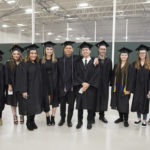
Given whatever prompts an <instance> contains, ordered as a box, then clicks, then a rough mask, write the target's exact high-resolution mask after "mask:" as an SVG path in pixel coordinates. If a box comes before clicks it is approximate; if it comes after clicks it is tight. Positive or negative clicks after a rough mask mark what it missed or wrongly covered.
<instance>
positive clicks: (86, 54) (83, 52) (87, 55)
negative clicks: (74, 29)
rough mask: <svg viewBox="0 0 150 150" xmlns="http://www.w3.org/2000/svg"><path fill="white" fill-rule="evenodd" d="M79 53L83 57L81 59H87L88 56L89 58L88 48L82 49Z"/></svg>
mask: <svg viewBox="0 0 150 150" xmlns="http://www.w3.org/2000/svg"><path fill="white" fill-rule="evenodd" d="M81 53H82V56H83V57H85V58H87V57H89V56H90V54H91V51H90V49H89V48H82V51H81Z"/></svg>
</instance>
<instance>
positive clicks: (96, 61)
mask: <svg viewBox="0 0 150 150" xmlns="http://www.w3.org/2000/svg"><path fill="white" fill-rule="evenodd" d="M98 64H99V61H98V58H95V59H94V66H97V65H98Z"/></svg>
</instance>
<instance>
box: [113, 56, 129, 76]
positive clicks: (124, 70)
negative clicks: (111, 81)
mask: <svg viewBox="0 0 150 150" xmlns="http://www.w3.org/2000/svg"><path fill="white" fill-rule="evenodd" d="M120 56H121V54H120ZM120 56H119V63H118V64H117V67H116V71H115V75H118V74H119V72H120V68H121V58H120ZM128 67H129V57H128V59H127V61H126V63H125V65H124V66H123V68H122V69H121V73H122V74H126V75H127V74H128Z"/></svg>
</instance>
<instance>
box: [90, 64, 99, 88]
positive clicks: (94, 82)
mask: <svg viewBox="0 0 150 150" xmlns="http://www.w3.org/2000/svg"><path fill="white" fill-rule="evenodd" d="M93 67H94V70H95V71H94V73H93V76H92V77H91V79H90V80H89V81H88V83H89V84H90V86H93V87H95V88H98V83H99V65H97V66H94V65H93Z"/></svg>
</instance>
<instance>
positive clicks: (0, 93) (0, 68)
mask: <svg viewBox="0 0 150 150" xmlns="http://www.w3.org/2000/svg"><path fill="white" fill-rule="evenodd" d="M3 54H4V53H3V52H2V51H1V50H0V61H2V55H3ZM4 106H5V69H4V65H3V64H1V63H0V126H1V125H2V111H3V110H4Z"/></svg>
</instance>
